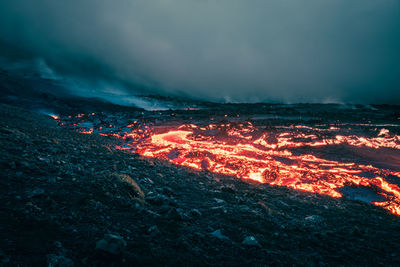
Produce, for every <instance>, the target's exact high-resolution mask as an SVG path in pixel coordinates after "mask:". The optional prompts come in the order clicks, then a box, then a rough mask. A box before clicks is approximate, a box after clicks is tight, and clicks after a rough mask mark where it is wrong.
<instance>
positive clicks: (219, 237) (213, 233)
mask: <svg viewBox="0 0 400 267" xmlns="http://www.w3.org/2000/svg"><path fill="white" fill-rule="evenodd" d="M211 235H212V236H214V237H216V238H218V239H222V240H229V237H227V236H226V235H223V234H222V232H221V229H218V230H215V231H214V232H212V233H211Z"/></svg>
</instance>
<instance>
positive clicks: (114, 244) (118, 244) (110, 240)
mask: <svg viewBox="0 0 400 267" xmlns="http://www.w3.org/2000/svg"><path fill="white" fill-rule="evenodd" d="M125 247H126V242H125V240H124V239H123V238H122V237H121V236H119V235H113V234H105V235H104V238H103V239H101V240H99V241H98V242H97V243H96V249H97V250H99V251H102V252H107V253H110V254H112V255H119V254H121V253H122V252H123V251H124V250H125Z"/></svg>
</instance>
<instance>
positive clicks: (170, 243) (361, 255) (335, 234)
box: [0, 105, 400, 266]
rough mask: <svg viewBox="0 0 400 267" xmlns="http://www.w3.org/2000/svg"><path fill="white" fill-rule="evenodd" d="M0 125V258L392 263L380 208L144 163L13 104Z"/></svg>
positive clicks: (387, 220)
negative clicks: (0, 170)
mask: <svg viewBox="0 0 400 267" xmlns="http://www.w3.org/2000/svg"><path fill="white" fill-rule="evenodd" d="M221 115H222V114H221ZM0 120H1V122H2V123H1V128H0V142H1V146H0V147H1V158H0V164H1V169H2V175H1V177H2V178H1V183H0V190H1V203H2V205H1V206H0V213H1V214H0V218H1V223H0V235H1V240H2V243H1V261H2V262H3V263H4V264H9V265H18V264H19V265H22V266H26V265H44V264H46V263H47V264H50V263H51V264H67V265H62V266H69V265H68V264H72V263H73V264H75V265H77V266H79V265H91V266H93V265H105V266H108V265H110V264H114V265H129V266H131V265H168V266H175V265H205V264H211V265H241V266H242V265H289V264H290V265H292V264H293V265H338V264H339V265H340V264H341V265H371V266H372V265H377V264H382V265H398V264H399V251H400V250H399V249H400V247H399V243H398V240H400V220H399V218H398V217H397V216H394V215H391V214H389V213H388V212H387V211H385V210H383V209H381V208H378V207H374V206H372V205H369V204H366V203H363V202H358V201H351V200H346V199H332V198H330V197H327V196H320V195H316V194H309V193H303V192H299V191H294V190H290V189H287V188H284V187H272V186H269V185H266V184H263V185H262V184H258V183H251V182H250V183H249V182H244V181H241V180H238V179H237V178H234V177H228V176H220V175H215V174H211V173H207V172H195V171H192V170H190V169H186V168H182V167H177V166H174V165H171V164H170V163H168V162H163V161H159V160H150V159H145V158H141V157H139V156H137V155H135V154H128V153H124V152H121V151H118V150H115V149H114V148H113V147H114V145H115V143H116V142H117V140H115V139H113V138H110V137H103V136H98V135H84V134H79V133H76V132H73V131H71V130H68V129H64V128H59V127H58V126H57V125H56V123H55V121H54V120H53V119H51V118H50V117H48V116H45V115H39V114H37V113H33V112H30V111H27V110H23V109H20V108H17V107H13V106H9V105H1V106H0ZM109 234H111V235H109ZM251 237H254V238H255V240H256V241H254V240H253V239H252V238H251ZM101 240H102V241H101ZM244 240H247V242H246V241H245V242H243V241H244Z"/></svg>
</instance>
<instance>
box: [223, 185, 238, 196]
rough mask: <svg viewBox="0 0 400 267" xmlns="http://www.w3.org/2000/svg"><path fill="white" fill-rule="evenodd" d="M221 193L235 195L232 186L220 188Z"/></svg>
mask: <svg viewBox="0 0 400 267" xmlns="http://www.w3.org/2000/svg"><path fill="white" fill-rule="evenodd" d="M221 191H222V192H227V193H232V194H233V193H235V187H234V186H233V185H226V186H224V187H222V188H221Z"/></svg>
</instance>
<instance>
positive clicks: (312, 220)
mask: <svg viewBox="0 0 400 267" xmlns="http://www.w3.org/2000/svg"><path fill="white" fill-rule="evenodd" d="M304 221H305V223H306V224H310V225H317V224H321V223H323V222H324V221H325V219H324V218H323V217H321V216H319V215H311V216H307V217H305V218H304Z"/></svg>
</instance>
